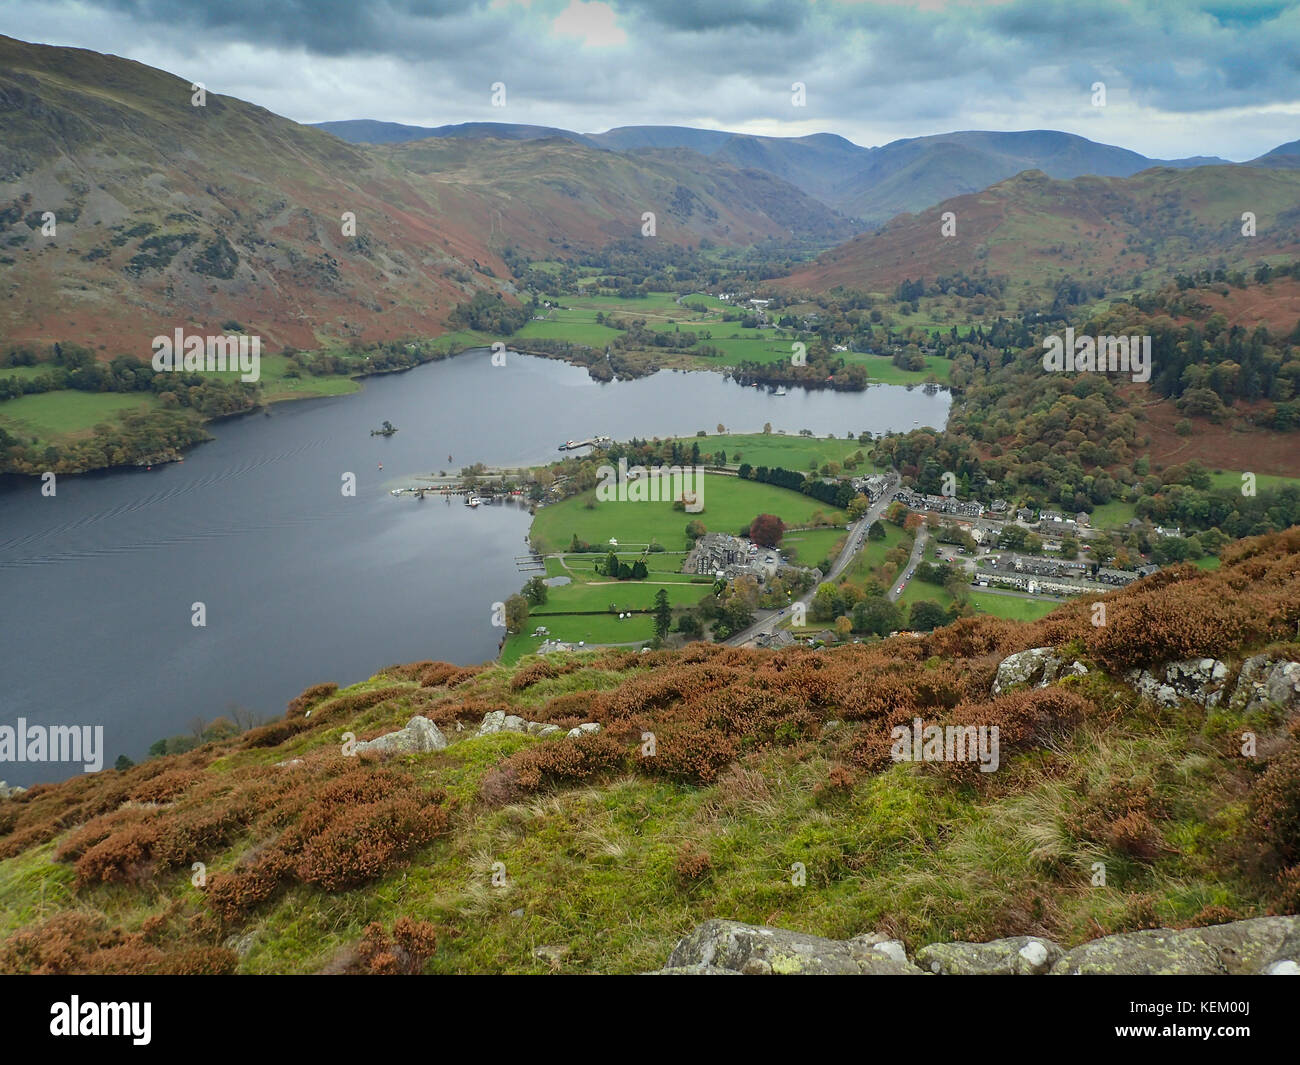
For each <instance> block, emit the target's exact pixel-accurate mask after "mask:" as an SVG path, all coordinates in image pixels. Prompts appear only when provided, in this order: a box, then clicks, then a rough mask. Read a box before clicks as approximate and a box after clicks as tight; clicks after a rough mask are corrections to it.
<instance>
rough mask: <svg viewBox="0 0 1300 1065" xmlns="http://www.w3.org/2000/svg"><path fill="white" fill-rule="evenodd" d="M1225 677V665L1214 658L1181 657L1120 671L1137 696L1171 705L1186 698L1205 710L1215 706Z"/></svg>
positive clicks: (1220, 695) (1226, 675)
mask: <svg viewBox="0 0 1300 1065" xmlns="http://www.w3.org/2000/svg"><path fill="white" fill-rule="evenodd" d="M1227 677H1228V667H1227V666H1226V665H1225V664H1224V663H1223V662H1220V661H1219V660H1218V659H1217V658H1185V659H1182V660H1181V661H1178V662H1168V663H1166V664H1164V665H1159V666H1152V667H1150V668H1149V669H1131V670H1129V671H1128V672H1127V673H1126V674H1124V679H1125V680H1127V681H1128V682H1129V684H1131V685H1132V686H1133V687H1134V688H1135V689H1137V691H1138V693H1139V694H1140V695H1142V696H1144V697H1145V698H1147V699H1150V700H1151V701H1152V702H1154V703H1157V704H1159V705H1160V706H1165V707H1174V706H1177V705H1178V704H1179V703H1180V702H1182V701H1183V700H1184V699H1190V700H1191V701H1192V702H1194V703H1198V704H1200V705H1201V706H1204V707H1206V708H1207V709H1208V708H1209V707H1213V706H1218V705H1219V702H1220V701H1221V700H1222V698H1223V696H1224V694H1225V689H1224V681H1225V680H1227Z"/></svg>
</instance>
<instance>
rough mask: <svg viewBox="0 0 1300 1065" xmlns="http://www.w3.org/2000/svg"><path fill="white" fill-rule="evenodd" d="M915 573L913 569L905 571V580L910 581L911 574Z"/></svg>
mask: <svg viewBox="0 0 1300 1065" xmlns="http://www.w3.org/2000/svg"><path fill="white" fill-rule="evenodd" d="M915 572H916V570H915V569H914V568H913V569H909V570H908V571H907V579H908V580H909V581H910V580H911V579H912V574H913V573H915Z"/></svg>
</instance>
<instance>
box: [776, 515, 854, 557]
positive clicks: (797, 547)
mask: <svg viewBox="0 0 1300 1065" xmlns="http://www.w3.org/2000/svg"><path fill="white" fill-rule="evenodd" d="M846 536H848V532H847V531H846V530H845V529H844V527H843V526H842V525H837V526H836V527H835V528H834V529H801V530H797V531H795V532H788V533H786V534H785V536H784V537H782V539H781V550H782V551H784V552H785V553H786V555H787V557H790V558H791V559H792V560H793V561H795V562H797V563H798V564H799V565H801V566H815V565H817V564H818V563H819V562H821V560H822V559H824V558H829V559H830V560H831V561H832V562H834V561H835V558H836V556H838V555H839V553H840V549H841V548H842V547H843V546H844V538H845V537H846Z"/></svg>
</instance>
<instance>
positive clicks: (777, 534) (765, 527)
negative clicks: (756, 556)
mask: <svg viewBox="0 0 1300 1065" xmlns="http://www.w3.org/2000/svg"><path fill="white" fill-rule="evenodd" d="M784 535H785V522H783V521H782V520H781V519H780V518H778V517H777V516H776V515H775V514H760V515H759V516H758V517H757V518H755V519H754V520H753V521H751V522H750V523H749V538H750V539H751V540H753V541H754V543H756V544H760V545H762V546H763V547H776V545H777V544H779V543H780V542H781V537H782V536H784Z"/></svg>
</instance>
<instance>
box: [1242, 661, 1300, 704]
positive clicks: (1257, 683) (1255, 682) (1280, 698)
mask: <svg viewBox="0 0 1300 1065" xmlns="http://www.w3.org/2000/svg"><path fill="white" fill-rule="evenodd" d="M1229 702H1230V705H1231V706H1232V708H1233V709H1234V710H1243V711H1245V712H1247V713H1250V712H1251V711H1254V710H1261V709H1264V708H1267V707H1277V708H1279V709H1282V710H1285V711H1287V713H1289V714H1295V713H1300V662H1291V661H1287V660H1285V659H1275V658H1270V657H1269V656H1268V655H1255V656H1253V657H1251V658H1248V659H1246V661H1245V662H1243V663H1242V666H1241V673H1240V674H1239V675H1238V677H1237V686H1236V687H1235V688H1234V689H1233V692H1232V698H1231V700H1230V701H1229Z"/></svg>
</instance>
